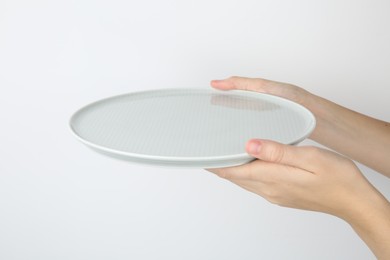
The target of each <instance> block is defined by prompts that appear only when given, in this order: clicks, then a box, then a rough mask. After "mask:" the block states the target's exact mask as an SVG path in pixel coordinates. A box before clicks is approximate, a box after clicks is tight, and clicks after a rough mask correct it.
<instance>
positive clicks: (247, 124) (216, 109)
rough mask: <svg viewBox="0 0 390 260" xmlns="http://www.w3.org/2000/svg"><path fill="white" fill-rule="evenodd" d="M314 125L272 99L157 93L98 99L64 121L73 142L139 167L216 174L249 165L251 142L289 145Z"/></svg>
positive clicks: (298, 109) (307, 115)
mask: <svg viewBox="0 0 390 260" xmlns="http://www.w3.org/2000/svg"><path fill="white" fill-rule="evenodd" d="M314 127H315V118H314V116H313V114H312V113H311V112H309V111H308V110H307V109H306V108H304V107H303V106H301V105H298V104H296V103H293V102H291V101H289V100H286V99H282V98H279V97H275V96H271V95H266V94H261V93H255V92H249V91H241V90H230V91H220V90H214V89H161V90H152V91H144V92H136V93H130V94H125V95H120V96H115V97H111V98H107V99H103V100H100V101H97V102H94V103H92V104H90V105H87V106H85V107H83V108H81V109H80V110H78V111H77V112H76V113H75V114H74V115H73V116H72V118H71V120H70V128H71V130H72V133H73V134H74V135H75V136H76V137H77V139H79V140H80V141H81V142H83V143H84V144H86V145H87V146H89V147H90V148H93V149H94V150H96V151H97V152H100V153H103V154H105V155H108V156H112V157H115V158H119V159H124V160H128V161H132V162H138V163H143V164H150V165H158V166H170V167H185V168H193V167H195V168H217V167H228V166H235V165H240V164H244V163H248V162H250V161H251V160H253V157H251V156H249V155H248V154H247V153H246V152H245V144H246V142H247V141H248V140H249V139H251V138H260V139H270V140H274V141H277V142H281V143H284V144H297V143H299V142H300V141H302V140H303V139H305V138H306V137H307V136H308V135H309V134H310V133H311V132H312V131H313V129H314Z"/></svg>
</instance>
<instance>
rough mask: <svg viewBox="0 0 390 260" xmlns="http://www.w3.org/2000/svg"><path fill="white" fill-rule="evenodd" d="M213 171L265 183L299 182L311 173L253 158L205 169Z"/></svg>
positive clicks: (231, 177) (225, 176)
mask: <svg viewBox="0 0 390 260" xmlns="http://www.w3.org/2000/svg"><path fill="white" fill-rule="evenodd" d="M207 170H208V171H210V172H212V173H215V174H216V175H217V176H219V177H221V178H224V179H227V180H230V181H232V182H236V181H251V182H253V181H256V182H262V183H265V184H273V183H280V182H285V181H289V182H300V181H302V180H303V179H304V178H307V176H308V174H309V175H312V174H311V173H309V172H307V171H305V170H302V169H299V168H296V167H292V166H288V165H283V164H277V163H272V162H266V161H262V160H255V161H253V162H250V163H248V164H244V165H241V166H234V167H227V168H218V169H207Z"/></svg>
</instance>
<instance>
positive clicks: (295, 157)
mask: <svg viewBox="0 0 390 260" xmlns="http://www.w3.org/2000/svg"><path fill="white" fill-rule="evenodd" d="M246 149H247V152H248V153H249V154H250V155H252V156H254V157H256V158H257V159H258V160H255V161H253V162H251V163H249V164H245V165H241V166H236V167H229V168H220V169H209V171H211V172H213V173H215V174H217V175H218V176H219V177H222V178H224V179H227V180H229V181H231V182H233V183H235V184H237V185H239V186H241V187H242V188H244V189H246V190H248V191H251V192H253V193H256V194H258V195H260V196H262V197H264V198H265V199H267V200H268V201H270V202H271V203H274V204H277V205H280V206H284V207H291V208H298V209H304V210H312V211H319V212H324V213H328V214H332V215H335V216H337V217H339V218H342V219H344V220H345V221H347V222H348V223H349V224H350V225H351V226H352V227H353V228H354V229H355V231H356V232H357V233H358V234H359V235H360V236H361V238H362V239H363V240H364V241H365V242H366V243H367V245H368V246H369V247H370V248H371V250H373V252H374V253H375V254H376V256H377V257H378V258H379V259H389V258H387V257H390V247H389V246H388V245H390V204H389V202H388V201H387V200H386V199H385V198H384V197H383V196H382V195H381V194H380V193H379V192H378V191H377V190H376V189H375V188H374V187H373V186H372V185H371V184H370V183H369V182H368V181H367V180H366V178H365V177H364V176H363V175H362V174H361V172H360V170H359V169H358V168H357V166H356V165H355V164H354V163H353V162H352V161H351V160H349V159H347V158H345V157H342V156H340V155H338V154H336V153H334V152H331V151H328V150H324V149H320V148H316V147H311V146H306V147H296V146H289V145H283V144H279V143H276V142H273V141H268V140H250V141H249V142H248V144H247V147H246Z"/></svg>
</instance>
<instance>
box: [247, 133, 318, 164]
mask: <svg viewBox="0 0 390 260" xmlns="http://www.w3.org/2000/svg"><path fill="white" fill-rule="evenodd" d="M246 150H247V152H248V153H249V154H250V155H252V156H253V157H256V158H258V159H260V160H263V161H266V162H270V163H276V164H283V165H288V166H293V167H297V168H300V169H304V170H307V171H309V172H315V171H316V169H317V168H316V166H315V165H321V163H320V162H319V158H321V156H319V154H318V153H319V152H320V151H319V149H318V148H315V147H298V146H292V145H285V144H280V143H277V142H274V141H270V140H259V139H252V140H249V141H248V142H247V145H246Z"/></svg>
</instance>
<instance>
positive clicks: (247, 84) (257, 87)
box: [211, 77, 270, 92]
mask: <svg viewBox="0 0 390 260" xmlns="http://www.w3.org/2000/svg"><path fill="white" fill-rule="evenodd" d="M269 82H270V81H269V80H265V79H255V78H245V77H230V78H227V79H224V80H213V81H211V86H212V87H214V88H217V89H221V90H231V89H241V90H251V91H259V92H265V91H266V85H267V84H269Z"/></svg>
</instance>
